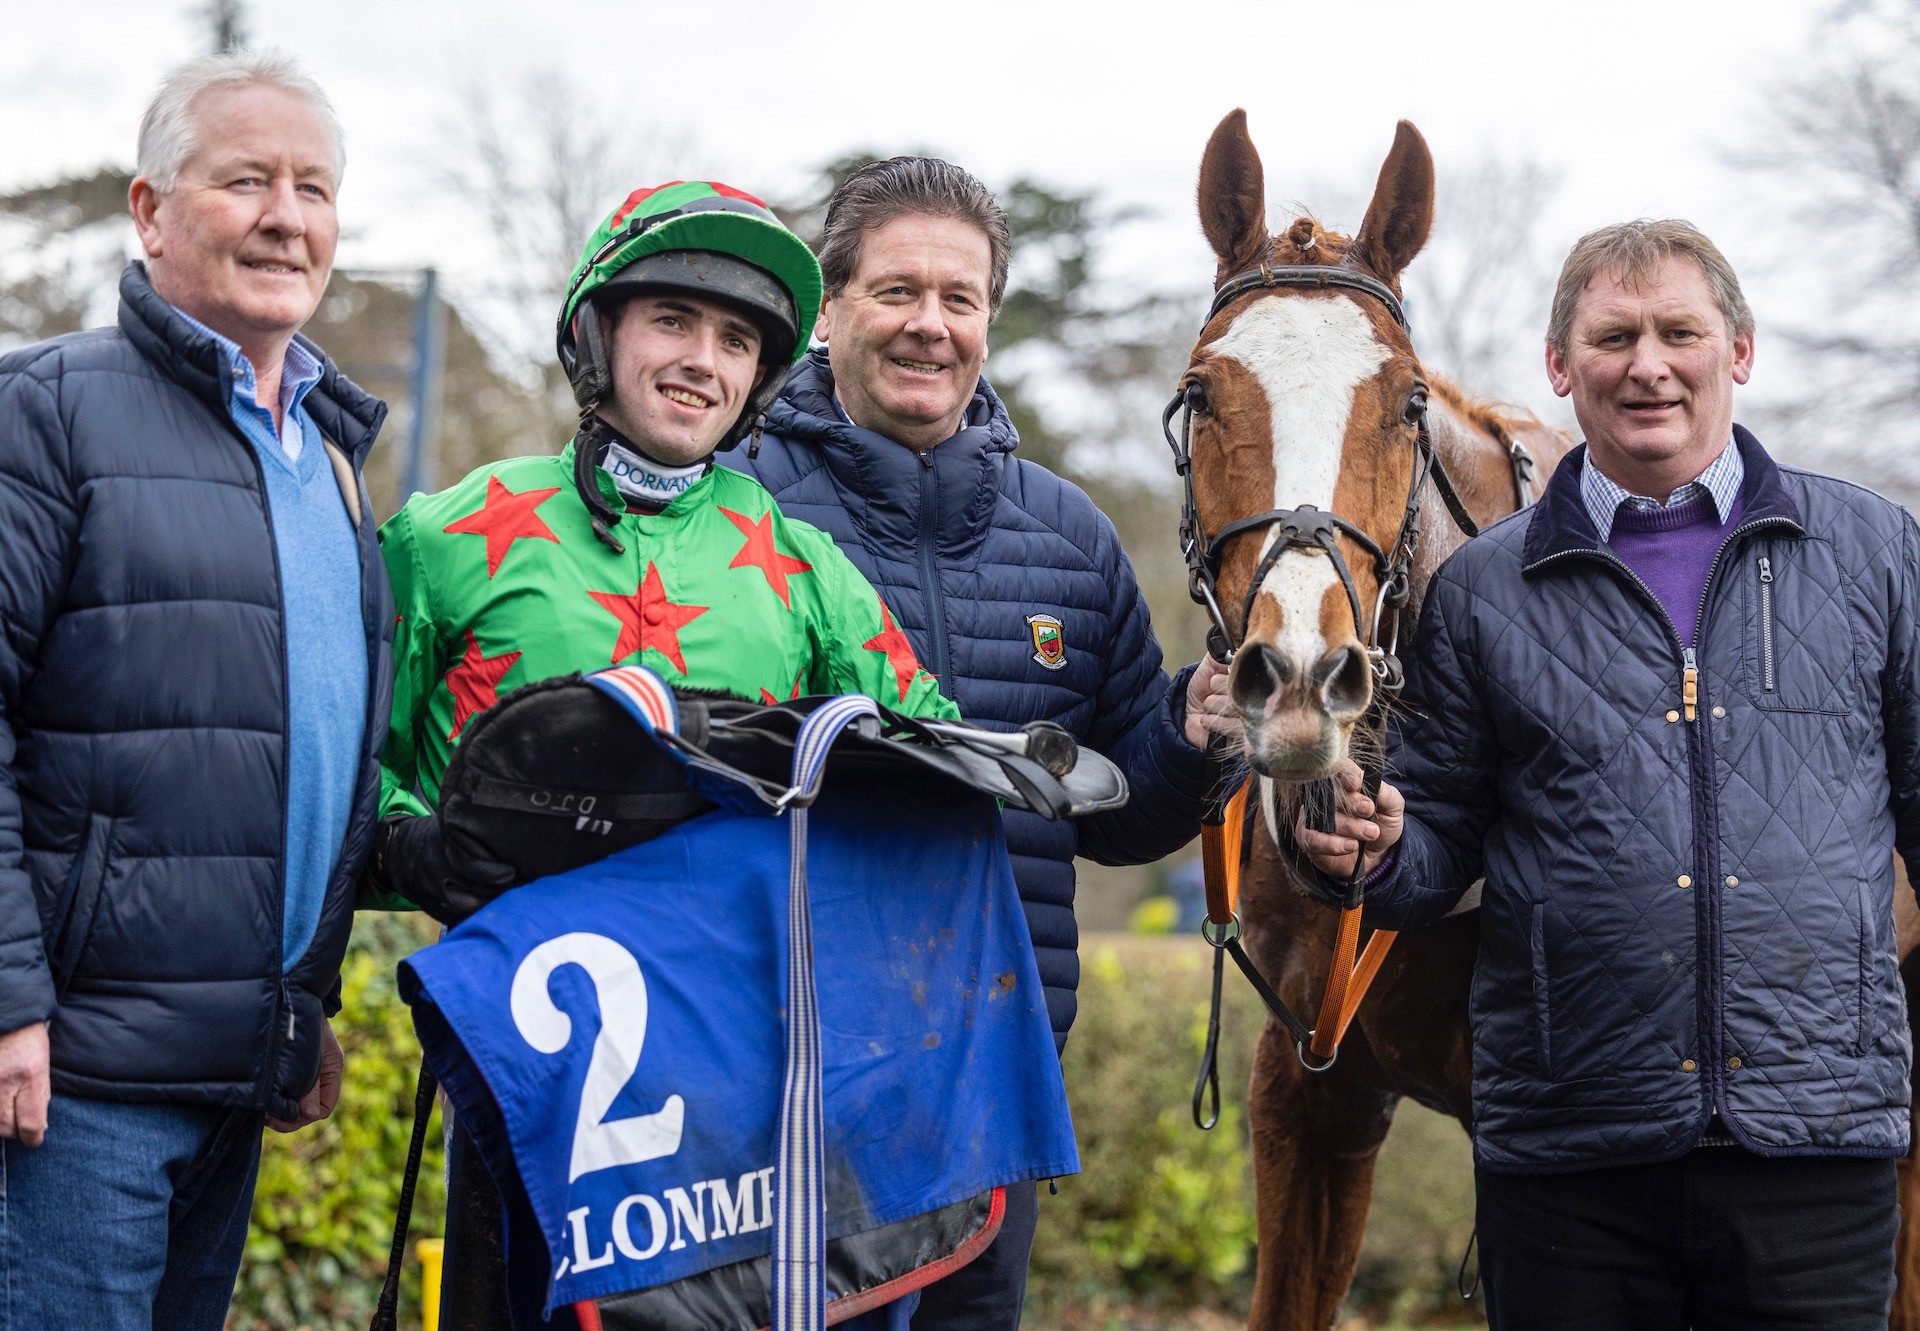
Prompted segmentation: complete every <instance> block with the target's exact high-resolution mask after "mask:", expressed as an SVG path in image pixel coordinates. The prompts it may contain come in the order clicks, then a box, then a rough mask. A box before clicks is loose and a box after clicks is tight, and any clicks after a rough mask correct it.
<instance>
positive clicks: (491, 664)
mask: <svg viewBox="0 0 1920 1331" xmlns="http://www.w3.org/2000/svg"><path fill="white" fill-rule="evenodd" d="M519 659H520V653H518V652H502V653H501V654H500V655H498V656H487V655H484V654H483V653H482V652H481V650H480V640H479V639H478V638H476V637H474V636H473V630H472V629H468V630H467V651H466V654H465V655H464V656H462V657H461V658H460V662H459V664H458V665H456V666H454V668H453V669H451V670H449V671H448V672H447V687H448V688H449V689H451V690H452V691H453V729H452V730H449V731H448V732H447V742H448V743H449V744H451V743H452V742H453V741H454V740H456V739H459V738H460V731H461V730H462V729H463V728H464V727H465V726H466V724H467V721H468V720H469V719H470V718H471V717H473V716H474V714H475V713H478V712H484V711H486V710H487V708H489V707H491V706H493V705H494V704H495V703H497V702H499V701H500V681H501V680H502V679H504V678H505V677H506V674H507V672H508V671H509V670H511V669H513V663H514V662H515V661H518V660H519Z"/></svg>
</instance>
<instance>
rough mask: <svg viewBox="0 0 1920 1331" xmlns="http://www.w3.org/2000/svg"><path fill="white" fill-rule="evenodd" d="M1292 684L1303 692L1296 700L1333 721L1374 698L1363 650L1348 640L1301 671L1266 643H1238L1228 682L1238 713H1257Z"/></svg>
mask: <svg viewBox="0 0 1920 1331" xmlns="http://www.w3.org/2000/svg"><path fill="white" fill-rule="evenodd" d="M1296 687H1298V688H1299V689H1300V690H1301V692H1302V693H1304V694H1305V695H1306V696H1305V697H1302V698H1300V699H1299V700H1298V701H1299V703H1305V704H1306V705H1307V706H1309V707H1312V708H1317V709H1319V710H1323V711H1325V712H1326V714H1327V715H1328V716H1330V717H1333V718H1334V719H1336V720H1343V721H1344V720H1347V719H1348V718H1350V717H1355V716H1358V715H1359V714H1360V713H1362V712H1364V711H1365V710H1366V709H1367V703H1368V701H1369V699H1370V698H1371V697H1372V675H1371V672H1370V671H1369V670H1368V669H1367V654H1366V653H1365V652H1364V651H1362V650H1361V648H1360V646H1359V644H1357V643H1348V644H1346V645H1345V646H1341V647H1335V648H1334V649H1333V650H1331V651H1329V652H1328V653H1327V654H1326V655H1324V656H1322V657H1321V658H1320V659H1319V660H1318V661H1317V662H1315V663H1314V664H1313V665H1312V667H1311V668H1309V669H1306V670H1304V671H1303V670H1302V669H1301V668H1300V666H1299V665H1298V664H1296V663H1295V662H1293V661H1291V660H1289V659H1288V658H1287V657H1286V656H1285V655H1284V654H1283V653H1282V652H1280V651H1279V650H1277V649H1276V648H1274V647H1272V646H1269V645H1268V644H1266V643H1260V642H1251V643H1247V644H1246V645H1245V646H1243V647H1241V649H1240V651H1239V653H1238V654H1237V656H1236V658H1235V660H1234V670H1233V678H1232V680H1231V682H1230V685H1229V691H1230V692H1231V693H1232V695H1233V701H1234V704H1235V705H1236V706H1237V707H1239V708H1240V710H1241V712H1243V713H1244V714H1246V715H1247V716H1260V715H1262V714H1263V713H1264V712H1265V711H1266V710H1267V709H1268V707H1269V706H1270V705H1272V704H1273V703H1275V702H1277V701H1279V698H1280V695H1281V694H1283V693H1285V692H1287V691H1288V690H1289V689H1293V688H1296ZM1295 705H1298V703H1296V704H1295Z"/></svg>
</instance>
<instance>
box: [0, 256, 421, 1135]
mask: <svg viewBox="0 0 1920 1331" xmlns="http://www.w3.org/2000/svg"><path fill="white" fill-rule="evenodd" d="M221 370H222V362H221V359H220V356H219V353H218V351H217V350H216V348H215V346H214V344H213V342H212V341H211V340H210V339H209V338H207V336H206V335H205V334H203V333H200V332H198V331H196V330H194V329H193V328H192V327H191V326H190V325H188V324H187V323H186V322H185V320H183V319H182V318H181V317H180V316H179V315H178V314H177V313H176V312H175V311H174V310H173V309H172V307H170V306H168V305H167V304H166V303H165V302H164V301H162V300H161V299H160V298H159V297H158V296H157V295H155V294H154V291H153V288H152V287H151V286H150V285H149V284H148V282H147V278H146V273H145V270H144V268H142V266H141V265H139V264H133V265H130V266H129V267H128V269H127V271H126V273H125V274H124V275H123V277H122V278H121V282H120V319H119V326H118V327H117V328H107V329H97V330H94V331H91V332H85V333H76V334H73V335H71V336H68V337H61V338H55V339H54V340H52V341H50V342H42V343H39V344H37V345H35V346H31V347H27V348H26V349H24V350H22V351H18V352H15V353H14V354H12V355H9V356H7V357H5V358H4V359H0V532H4V533H5V539H4V541H0V629H4V633H3V634H0V1030H14V1029H16V1028H18V1027H20V1026H23V1025H26V1024H28V1023H29V1022H33V1021H38V1020H41V1019H43V1018H48V1017H51V1018H52V1020H53V1030H52V1035H53V1081H54V1086H55V1088H56V1089H58V1090H60V1091H63V1092H66V1093H69V1094H75V1095H85V1096H92V1097H96V1098H102V1099H112V1100H172V1101H193V1102H200V1103H212V1104H230V1105H245V1106H250V1107H253V1108H256V1109H261V1110H264V1111H266V1112H268V1113H271V1114H276V1115H280V1116H291V1114H292V1111H293V1109H294V1102H295V1100H297V1099H298V1097H299V1096H300V1095H302V1094H304V1093H305V1091H306V1089H307V1088H308V1087H309V1086H311V1085H312V1084H313V1079H314V1075H315V1072H316V1070H317V1068H318V1066H319V1048H320V1027H321V1022H322V1020H323V1018H322V1016H321V1008H322V1000H323V998H324V996H325V995H326V994H327V993H328V991H329V990H330V989H331V988H332V987H333V985H334V983H335V980H336V978H337V976H338V974H339V970H340V961H341V957H342V956H343V954H344V953H345V950H346V945H347V932H348V928H349V926H350V924H351V922H352V916H353V881H354V878H355V876H356V874H357V871H358V868H359V865H360V863H361V860H362V859H363V858H364V855H365V852H366V848H367V845H368V842H369V839H370V836H371V832H372V826H373V816H374V799H375V793H376V790H377V785H376V781H377V774H378V767H377V744H378V741H379V739H380V738H381V736H383V735H384V734H385V731H386V724H385V718H386V714H387V698H388V690H389V683H390V680H389V676H390V669H389V666H388V660H387V641H388V639H389V637H390V635H391V629H392V624H391V621H392V611H391V609H390V602H389V599H388V592H387V579H386V574H385V572H384V570H383V568H382V566H381V563H380V552H379V549H378V547H377V546H376V544H375V541H374V524H373V520H372V513H371V511H370V509H369V506H368V503H367V498H366V491H365V488H364V486H362V485H361V484H360V480H359V471H360V465H361V463H362V461H363V460H364V459H365V457H366V454H367V450H368V448H369V447H370V446H371V445H372V443H373V439H374V435H375V434H376V433H377V432H378V430H379V427H380V423H381V421H382V419H383V418H384V417H385V415H386V408H385V407H384V406H383V405H381V404H380V403H379V402H376V401H375V400H374V399H372V398H370V397H368V396H367V395H366V394H364V393H362V392H361V391H360V390H359V389H357V388H355V387H354V386H353V385H352V384H351V383H349V382H347V381H346V380H345V379H343V378H341V377H340V375H339V374H338V373H337V372H335V370H334V369H333V367H332V366H331V365H330V364H329V365H327V366H326V368H325V373H324V377H323V378H322V380H321V381H320V383H319V384H318V385H316V386H315V387H314V388H313V390H312V391H311V392H310V393H309V395H308V396H307V399H306V403H307V409H308V410H309V411H310V412H311V413H312V414H313V418H314V421H315V422H316V423H317V424H318V425H319V427H320V429H321V431H322V432H323V434H324V435H325V436H326V438H327V439H328V441H329V442H330V443H331V444H332V445H334V447H333V448H330V449H329V453H330V455H331V456H333V458H334V462H335V471H336V474H343V475H342V483H343V485H351V487H352V489H353V490H354V491H355V494H356V498H357V500H358V510H357V519H358V523H359V529H360V571H361V577H360V592H361V608H362V614H363V617H364V621H365V624H366V627H367V636H366V642H365V650H366V653H367V678H368V680H369V683H370V685H371V687H370V688H369V690H368V692H369V695H370V696H369V699H368V715H367V718H366V736H367V740H366V750H365V752H364V753H363V754H362V758H361V768H360V771H361V785H360V789H359V792H358V795H357V797H356V800H355V803H354V808H353V813H352V816H351V818H350V821H349V823H348V828H347V834H346V840H345V844H344V846H343V848H342V851H341V856H340V861H339V864H338V867H337V868H336V869H335V871H334V876H333V880H332V881H331V882H330V883H329V884H328V888H327V894H326V899H325V904H324V907H323V909H322V913H321V917H320V923H319V928H318V931H317V932H316V933H315V935H314V939H313V942H312V944H311V946H309V947H308V949H307V951H306V954H305V956H303V957H302V958H301V959H300V960H299V961H298V962H297V963H296V964H295V965H294V967H293V969H292V970H291V971H290V972H289V973H286V974H282V972H281V937H280V915H281V905H282V897H283V891H282V867H281V855H282V852H283V848H284V842H285V827H286V817H287V790H286V781H285V773H286V723H287V699H286V671H285V668H284V647H283V645H282V641H281V637H282V629H281V622H280V579H281V576H282V572H281V570H279V569H278V568H276V566H275V553H274V544H273V532H272V528H271V525H270V524H271V518H270V516H269V514H268V511H267V501H266V490H265V484H264V482H263V480H262V478H261V475H260V472H259V464H258V461H257V459H256V457H255V454H254V450H253V447H252V446H251V445H250V444H249V443H248V442H247V440H246V439H245V437H244V436H242V435H241V433H240V431H239V429H238V427H237V426H235V425H234V423H233V420H232V417H231V416H230V415H229V413H228V408H227V398H228V390H227V385H226V384H225V382H224V381H223V376H222V373H221ZM287 576H298V570H290V571H288V573H287Z"/></svg>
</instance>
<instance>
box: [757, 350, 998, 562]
mask: <svg viewBox="0 0 1920 1331" xmlns="http://www.w3.org/2000/svg"><path fill="white" fill-rule="evenodd" d="M828 351H829V348H826V347H817V348H815V349H814V350H812V351H810V352H808V353H807V356H806V358H805V359H804V360H802V361H801V362H800V364H799V365H798V366H797V367H796V368H795V369H794V371H793V374H792V375H791V376H790V377H789V378H788V380H787V384H786V387H785V388H784V389H782V390H781V393H780V398H779V400H778V401H777V402H775V403H774V404H773V410H772V411H771V412H770V413H769V416H768V424H769V427H770V428H771V429H772V431H773V433H775V434H777V435H779V436H780V437H781V438H782V439H785V440H787V441H788V442H789V443H793V444H799V445H806V446H810V447H812V448H813V449H814V450H816V451H817V452H818V453H819V454H820V455H821V457H822V458H823V459H824V460H825V462H826V465H827V469H828V470H829V471H830V472H831V473H832V475H833V478H834V481H835V482H836V483H837V484H838V485H839V486H841V487H842V488H843V489H845V490H848V491H850V492H851V493H853V494H854V495H856V496H857V497H858V498H859V500H860V503H859V505H858V506H856V507H854V510H853V511H854V513H855V516H856V518H857V519H858V520H859V521H860V522H861V524H862V525H863V526H864V527H866V528H867V529H868V530H869V531H871V532H872V533H873V534H874V535H876V536H878V537H880V538H881V539H883V540H886V541H889V542H899V543H907V542H911V541H914V540H916V539H918V538H919V536H920V535H921V533H922V530H923V523H922V513H921V487H922V486H923V485H924V484H925V473H926V472H928V471H929V470H931V472H932V473H933V481H934V491H933V493H934V498H935V509H934V511H933V512H932V513H931V514H928V515H926V516H927V519H928V520H927V521H926V523H925V526H928V527H931V528H932V531H933V536H934V540H935V541H936V543H937V544H938V546H939V547H940V549H941V550H942V551H944V552H947V553H954V552H956V551H959V550H961V549H963V548H965V547H968V546H971V545H973V544H976V543H977V542H978V541H979V540H980V539H981V538H982V537H983V536H985V535H986V532H987V528H988V525H989V523H990V522H991V519H992V516H993V506H994V501H995V500H996V499H997V498H998V496H999V493H1000V472H1001V470H1002V469H1003V468H1004V467H1005V465H1006V461H1007V455H1008V454H1009V453H1011V452H1012V451H1013V450H1014V449H1015V448H1016V447H1017V446H1018V445H1019V442H1020V438H1019V435H1018V434H1017V433H1015V431H1014V428H1013V422H1012V421H1011V420H1009V419H1008V417H1007V409H1006V407H1005V405H1004V404H1002V402H1001V401H1000V397H999V395H998V394H997V393H995V392H994V391H993V388H992V386H991V385H989V384H988V383H987V381H986V379H985V378H984V377H983V378H982V379H981V380H980V383H979V386H978V387H977V388H975V389H974V393H973V400H972V402H970V403H969V404H968V406H967V413H966V418H965V423H964V424H962V425H961V427H960V430H959V432H958V433H957V434H955V435H954V436H953V437H952V438H951V439H948V440H946V441H945V442H944V443H941V444H938V445H935V446H934V448H932V449H931V450H929V451H928V452H927V453H925V454H920V453H916V452H914V451H913V450H912V449H910V448H908V447H906V446H905V445H903V444H898V443H895V442H894V441H893V440H891V439H888V438H887V437H886V436H884V435H880V434H876V433H874V432H873V431H871V430H863V429H861V428H860V427H859V426H857V425H855V424H853V423H852V422H850V421H849V420H847V418H846V417H845V415H844V414H842V412H841V411H840V409H839V407H838V405H836V403H835V402H834V399H833V365H832V362H831V361H830V360H829V358H828ZM929 463H930V464H931V465H930V466H929Z"/></svg>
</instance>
